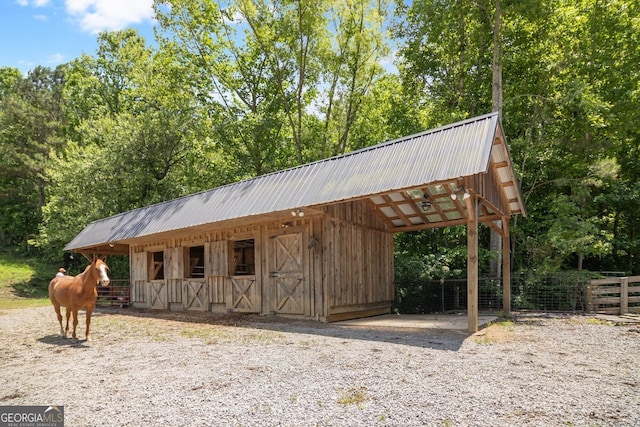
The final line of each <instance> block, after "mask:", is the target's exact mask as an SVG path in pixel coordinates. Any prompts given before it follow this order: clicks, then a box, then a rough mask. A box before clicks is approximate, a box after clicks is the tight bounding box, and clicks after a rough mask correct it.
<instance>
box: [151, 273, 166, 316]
mask: <svg viewBox="0 0 640 427" xmlns="http://www.w3.org/2000/svg"><path fill="white" fill-rule="evenodd" d="M149 307H150V308H156V309H161V310H166V309H167V308H169V304H167V285H166V283H165V282H164V281H159V280H154V281H150V282H149Z"/></svg>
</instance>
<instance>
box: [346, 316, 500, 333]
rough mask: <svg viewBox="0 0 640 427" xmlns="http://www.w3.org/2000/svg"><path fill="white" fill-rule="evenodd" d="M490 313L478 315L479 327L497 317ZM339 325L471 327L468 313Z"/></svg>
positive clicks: (380, 318) (378, 318) (369, 319)
mask: <svg viewBox="0 0 640 427" xmlns="http://www.w3.org/2000/svg"><path fill="white" fill-rule="evenodd" d="M497 318H498V317H497V316H494V315H490V314H480V315H478V328H483V327H484V326H486V325H487V324H488V323H490V322H493V321H495V320H496V319H497ZM335 324H337V325H344V326H361V327H380V328H414V329H447V330H463V331H466V330H467V328H468V327H469V322H468V320H467V315H466V314H465V313H462V314H385V315H382V316H373V317H365V318H362V319H352V320H344V321H341V322H335Z"/></svg>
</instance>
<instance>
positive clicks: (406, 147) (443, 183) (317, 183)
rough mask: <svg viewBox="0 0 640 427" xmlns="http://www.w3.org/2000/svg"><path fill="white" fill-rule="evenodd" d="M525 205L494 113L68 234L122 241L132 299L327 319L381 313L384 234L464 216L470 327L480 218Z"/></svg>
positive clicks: (501, 226)
mask: <svg viewBox="0 0 640 427" xmlns="http://www.w3.org/2000/svg"><path fill="white" fill-rule="evenodd" d="M516 214H521V215H525V208H524V204H523V201H522V196H521V193H520V189H519V184H518V181H517V179H516V177H515V174H514V170H513V165H512V160H511V157H510V154H509V150H508V148H507V144H506V140H505V136H504V133H503V130H502V126H501V124H500V121H499V119H498V115H497V113H492V114H487V115H483V116H480V117H476V118H473V119H469V120H465V121H461V122H458V123H454V124H451V125H448V126H443V127H440V128H437V129H433V130H430V131H426V132H422V133H419V134H416V135H411V136H407V137H404V138H400V139H396V140H393V141H389V142H386V143H383V144H379V145H374V146H371V147H367V148H364V149H361V150H359V151H354V152H351V153H348V154H344V155H341V156H337V157H333V158H329V159H325V160H321V161H317V162H314V163H309V164H305V165H302V166H298V167H294V168H291V169H287V170H283V171H280V172H275V173H271V174H268V175H263V176H260V177H257V178H254V179H249V180H245V181H241V182H237V183H234V184H229V185H226V186H222V187H218V188H214V189H211V190H208V191H204V192H201V193H197V194H193V195H190V196H186V197H182V198H179V199H175V200H170V201H167V202H163V203H159V204H156V205H152V206H147V207H142V208H139V209H135V210H132V211H129V212H124V213H122V214H119V215H115V216H112V217H109V218H105V219H101V220H98V221H95V222H92V223H91V224H89V225H88V226H87V227H86V228H85V229H84V230H83V231H82V232H80V233H79V234H78V235H77V236H76V237H75V238H74V239H73V240H72V241H71V242H70V243H69V244H68V245H67V246H66V247H65V250H73V251H76V252H81V253H85V254H101V255H106V254H120V255H128V256H129V261H130V285H131V291H130V292H131V303H132V305H133V306H135V307H144V308H152V309H164V310H166V309H168V310H201V311H210V312H213V313H227V312H239V313H259V314H275V315H280V316H290V317H296V318H308V319H315V320H320V321H324V322H332V321H339V320H347V319H353V318H359V317H367V316H374V315H379V314H387V313H390V310H391V304H392V302H393V298H394V284H393V277H394V274H393V235H394V233H400V232H404V231H413V230H421V229H427V228H439V227H449V226H454V225H466V226H467V240H468V245H467V247H468V273H467V282H468V291H467V297H468V298H467V301H468V307H467V309H468V310H467V313H468V322H469V330H470V331H475V330H477V328H478V320H477V319H478V294H477V292H478V223H480V222H481V223H485V224H487V225H489V226H490V227H491V228H492V229H494V230H495V231H497V232H498V233H500V235H501V236H502V237H503V239H502V242H503V244H502V249H503V250H502V253H503V255H502V257H503V262H502V268H503V270H502V277H503V285H504V286H503V289H504V292H503V298H504V310H505V311H506V312H509V309H510V303H509V301H510V286H509V284H510V280H511V278H510V256H509V253H510V249H509V240H510V239H509V226H508V225H509V218H510V217H511V216H512V215H516Z"/></svg>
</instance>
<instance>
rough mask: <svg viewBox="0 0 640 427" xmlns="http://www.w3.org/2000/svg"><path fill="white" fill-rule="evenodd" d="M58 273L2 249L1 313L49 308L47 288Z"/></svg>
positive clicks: (0, 266) (48, 266) (0, 270)
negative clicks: (10, 310)
mask: <svg viewBox="0 0 640 427" xmlns="http://www.w3.org/2000/svg"><path fill="white" fill-rule="evenodd" d="M56 269H57V268H56V266H52V265H50V264H48V263H46V262H43V261H42V260H40V259H39V258H37V257H35V256H30V257H25V256H21V255H16V254H14V253H13V252H12V251H11V250H9V249H6V248H3V249H0V309H12V308H26V307H38V306H43V305H47V304H49V299H48V286H49V281H50V280H51V279H52V278H53V276H54V275H55V273H56Z"/></svg>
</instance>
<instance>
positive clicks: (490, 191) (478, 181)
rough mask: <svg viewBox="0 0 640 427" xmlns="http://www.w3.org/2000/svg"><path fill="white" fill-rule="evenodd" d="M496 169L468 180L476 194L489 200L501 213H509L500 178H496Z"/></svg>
mask: <svg viewBox="0 0 640 427" xmlns="http://www.w3.org/2000/svg"><path fill="white" fill-rule="evenodd" d="M495 174H496V172H495V171H494V169H490V170H489V172H488V173H483V174H478V175H474V176H472V177H469V178H467V180H468V182H470V185H469V187H470V188H473V189H474V190H475V191H476V193H478V194H479V195H480V196H482V197H484V198H485V199H487V200H488V201H489V202H490V203H491V204H493V205H494V206H495V207H496V208H497V209H499V210H500V211H501V212H503V213H506V212H508V208H507V206H508V201H506V200H504V199H503V197H502V192H501V191H500V190H499V186H500V184H499V181H498V177H496V176H495Z"/></svg>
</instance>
